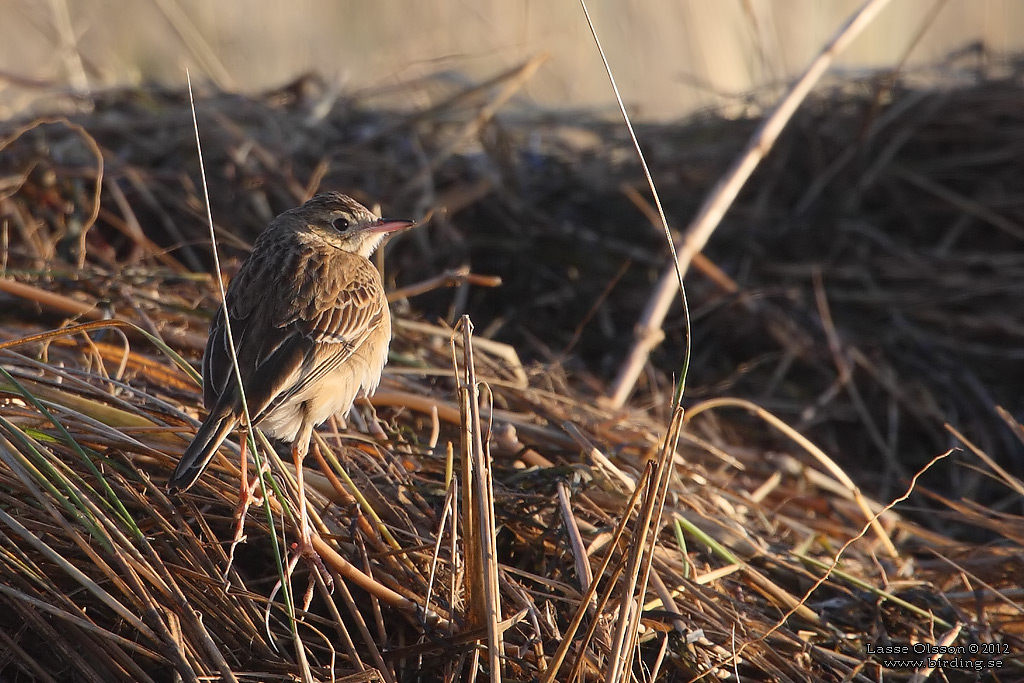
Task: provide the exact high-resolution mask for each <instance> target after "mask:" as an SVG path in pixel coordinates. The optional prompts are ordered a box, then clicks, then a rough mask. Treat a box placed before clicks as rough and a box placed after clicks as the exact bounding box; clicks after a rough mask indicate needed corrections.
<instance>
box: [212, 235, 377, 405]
mask: <svg viewBox="0 0 1024 683" xmlns="http://www.w3.org/2000/svg"><path fill="white" fill-rule="evenodd" d="M282 266H284V267H283V268H282ZM248 271H250V272H246V273H243V272H239V274H238V275H236V276H235V279H234V280H232V283H231V287H230V288H229V291H228V304H229V306H228V308H229V310H230V312H231V324H232V333H233V335H234V336H235V345H236V349H237V356H238V361H239V368H240V370H241V374H242V385H243V386H244V387H245V395H246V401H247V403H248V407H249V414H250V415H251V416H252V418H253V420H254V421H258V420H259V419H260V417H262V416H263V415H265V414H266V413H267V412H269V411H270V410H272V409H273V407H274V406H276V405H277V404H279V403H280V402H282V401H285V400H287V399H288V398H289V397H291V396H293V395H295V394H296V393H298V392H300V391H301V390H302V389H304V388H305V387H307V386H309V385H310V384H312V383H315V382H317V381H319V380H320V379H321V378H323V377H325V376H326V375H328V374H329V373H330V372H331V371H332V370H333V369H335V368H336V367H338V365H340V364H341V363H344V362H345V361H346V360H348V358H350V357H351V355H352V354H353V353H354V352H355V350H356V349H358V348H359V347H360V346H361V345H362V344H363V343H364V342H365V341H366V339H367V337H368V336H370V334H372V333H373V331H374V330H376V329H377V328H378V327H379V326H380V325H381V324H382V321H383V319H384V316H386V315H387V311H386V301H385V299H384V294H383V291H384V290H383V286H382V284H381V282H380V276H379V275H378V274H377V271H376V270H375V269H374V268H373V266H372V265H371V264H370V262H369V261H367V260H366V259H364V258H362V257H359V256H356V255H352V254H348V253H345V252H340V253H338V252H334V253H330V254H324V253H322V252H317V251H313V252H305V253H299V254H297V255H295V260H294V262H291V263H286V264H282V263H281V258H280V256H279V257H278V265H277V268H276V269H275V270H274V271H273V272H269V271H268V272H263V274H262V275H260V276H259V277H256V274H257V272H258V271H264V268H263V267H260V265H259V264H256V265H255V266H254V267H253V268H251V269H248ZM250 273H251V274H250ZM296 274H298V277H296ZM247 281H249V282H247ZM236 284H237V286H236ZM254 287H257V288H256V289H254ZM218 323H219V324H218ZM223 328H224V325H223V315H222V314H219V315H218V316H217V320H216V321H215V324H214V327H213V328H212V330H211V334H210V341H209V342H208V344H207V356H208V357H209V358H210V362H209V363H207V362H206V359H205V357H204V368H203V370H204V372H203V376H204V379H205V378H210V380H211V381H210V382H209V385H210V392H211V393H212V396H211V395H209V394H206V393H204V400H205V401H206V402H207V405H208V406H210V405H211V401H210V399H211V398H212V399H214V400H213V403H217V404H220V405H224V403H225V402H226V401H225V399H226V400H227V401H230V402H231V403H232V404H234V405H232V408H234V409H235V410H240V405H238V403H239V402H238V398H237V396H228V395H225V391H226V390H227V389H228V388H229V387H231V388H232V389H233V388H234V386H235V382H233V381H231V377H232V375H233V370H232V367H231V356H230V352H229V349H228V343H227V338H226V330H224V329H223ZM211 346H212V347H213V348H212V351H211ZM234 393H235V392H234V391H232V392H231V394H234Z"/></svg>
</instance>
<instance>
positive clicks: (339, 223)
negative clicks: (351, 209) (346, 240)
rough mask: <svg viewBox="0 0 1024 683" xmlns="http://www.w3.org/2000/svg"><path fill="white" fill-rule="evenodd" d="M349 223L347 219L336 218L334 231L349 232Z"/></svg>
mask: <svg viewBox="0 0 1024 683" xmlns="http://www.w3.org/2000/svg"><path fill="white" fill-rule="evenodd" d="M348 226H349V222H348V219H347V218H335V219H334V229H335V230H337V231H338V232H345V231H346V230H348Z"/></svg>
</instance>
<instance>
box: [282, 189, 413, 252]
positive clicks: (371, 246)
mask: <svg viewBox="0 0 1024 683" xmlns="http://www.w3.org/2000/svg"><path fill="white" fill-rule="evenodd" d="M284 215H287V216H290V217H291V218H292V224H293V225H295V226H296V227H298V228H299V229H300V230H305V231H308V233H309V234H311V235H313V236H315V237H316V238H319V239H322V240H323V241H324V242H326V243H327V244H329V245H331V246H333V247H335V248H337V249H344V250H345V251H347V252H350V253H353V254H359V255H360V256H362V257H363V258H369V257H370V255H371V254H373V252H374V250H375V249H376V248H377V247H378V246H380V243H381V242H382V241H383V240H384V237H385V236H386V235H388V234H389V233H392V232H396V231H398V230H404V229H405V228H408V227H410V226H412V225H413V224H414V223H415V222H414V221H408V220H394V219H390V218H378V217H377V216H375V215H373V213H372V212H371V211H370V210H369V209H367V208H366V207H365V206H363V205H362V204H360V203H359V202H357V201H356V200H354V199H352V198H351V197H349V196H348V195H344V194H341V193H340V192H324V193H322V194H318V195H316V196H315V197H313V198H312V199H310V200H309V201H308V202H306V203H305V204H303V205H302V206H300V207H298V208H295V209H292V210H291V211H288V212H286V213H285V214H284ZM282 217H283V216H282Z"/></svg>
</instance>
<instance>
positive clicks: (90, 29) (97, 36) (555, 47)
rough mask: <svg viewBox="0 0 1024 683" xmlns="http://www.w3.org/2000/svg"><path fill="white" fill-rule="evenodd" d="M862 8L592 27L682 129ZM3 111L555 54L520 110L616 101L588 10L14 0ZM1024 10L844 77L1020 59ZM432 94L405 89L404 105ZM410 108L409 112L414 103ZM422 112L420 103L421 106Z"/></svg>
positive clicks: (1000, 6) (866, 36)
mask: <svg viewBox="0 0 1024 683" xmlns="http://www.w3.org/2000/svg"><path fill="white" fill-rule="evenodd" d="M860 4H861V2H860V0H843V1H839V0H835V1H832V2H819V1H818V0H723V1H718V2H707V1H706V0H647V1H645V2H638V1H637V0H592V1H591V2H590V3H589V7H590V12H591V14H592V16H593V19H594V23H595V25H596V27H597V29H598V31H599V32H600V36H601V39H602V41H603V43H604V46H605V49H606V51H607V54H608V58H609V60H610V61H611V64H612V66H613V68H614V69H615V73H616V76H617V79H618V82H619V85H620V88H621V89H622V93H623V96H624V98H625V100H626V102H627V103H628V104H629V106H630V108H631V112H632V113H633V115H635V116H637V117H639V118H641V119H645V120H663V119H666V118H674V117H679V116H681V115H685V114H687V113H689V112H692V111H693V110H694V109H699V108H705V107H717V106H721V105H725V104H729V105H735V104H736V102H737V97H738V96H740V95H743V94H745V93H749V92H751V91H754V90H762V89H763V88H764V87H765V86H771V85H778V84H781V83H784V82H785V81H787V80H789V79H791V78H792V77H793V76H794V75H795V74H797V73H799V72H800V70H801V69H803V68H804V67H805V66H806V64H807V63H808V61H809V60H810V59H811V58H812V57H813V56H814V55H815V54H816V53H817V51H818V50H819V49H820V48H821V46H822V45H823V44H824V43H825V41H826V40H827V39H828V37H829V36H831V35H832V34H833V32H835V30H836V29H837V27H838V26H840V25H841V24H842V22H843V21H844V20H845V19H846V17H848V16H849V15H850V14H851V13H852V12H853V11H854V10H855V9H856V8H857V7H858V6H859V5H860ZM0 7H2V8H3V9H2V16H3V21H2V22H0V107H3V109H0V115H3V116H10V115H11V114H12V113H13V112H16V111H19V110H22V109H24V108H25V107H26V106H28V105H29V104H31V103H32V102H33V101H34V100H36V99H37V98H38V96H39V95H40V93H41V88H44V87H50V86H53V85H59V86H67V87H71V88H74V89H78V90H87V89H90V88H105V87H109V86H114V85H125V84H138V83H144V82H157V83H162V84H168V85H180V84H182V83H183V82H184V79H185V69H186V68H189V69H191V70H192V73H193V74H194V75H197V76H198V77H199V78H201V79H206V80H208V81H210V82H212V83H213V84H215V85H217V86H219V87H220V88H221V89H224V90H230V91H240V92H255V91H259V90H264V89H268V88H273V87H277V86H279V85H281V84H282V83H284V82H286V81H289V80H291V79H294V78H295V77H296V76H298V75H299V74H302V73H305V72H310V71H315V72H318V73H320V74H323V76H324V77H325V78H326V79H327V80H328V81H329V82H330V83H332V84H334V85H336V86H338V87H340V88H341V89H342V90H343V91H346V92H352V91H357V90H360V89H363V88H388V87H389V86H400V85H401V84H403V83H405V82H408V81H410V80H415V79H417V78H420V77H423V76H426V75H432V74H437V73H439V72H441V73H445V74H446V75H448V76H449V77H450V78H452V79H465V80H466V82H474V81H478V80H479V79H481V78H483V77H487V76H490V75H493V74H494V73H496V72H499V71H501V70H503V69H505V68H509V67H512V66H514V65H516V64H519V63H521V62H523V61H525V60H526V59H528V58H529V57H532V56H534V55H536V54H538V53H542V52H547V53H550V55H551V59H550V61H549V62H547V63H546V64H545V65H544V67H543V68H542V69H541V70H540V72H538V73H537V75H536V76H535V77H534V78H532V79H531V80H530V82H529V83H528V84H527V86H526V88H525V90H524V93H523V98H524V99H525V100H526V101H528V102H530V103H532V104H534V105H536V106H538V107H540V108H543V109H557V110H565V109H576V108H592V109H596V110H599V111H601V112H605V113H613V111H614V109H613V101H612V98H611V95H610V90H609V87H608V84H607V81H606V79H605V76H604V72H603V70H602V68H601V65H600V62H599V58H598V55H597V52H596V50H595V48H594V44H593V40H592V38H591V36H590V32H589V29H588V27H587V24H586V21H585V20H584V17H583V13H582V10H581V9H580V6H579V4H578V3H576V2H557V3H552V2H530V1H529V0H527V1H526V2H499V1H497V0H482V1H480V2H476V1H473V2H469V1H465V0H463V1H462V2H428V3H424V2H412V3H377V2H366V1H362V2H360V1H352V0H346V1H337V2H336V1H333V0H293V1H290V2H203V1H202V0H149V1H148V2H129V3H125V2H120V1H118V0H75V1H74V2H69V1H68V0H2V1H0ZM1022 25H1024V3H1020V2H1017V1H1016V0H948V1H946V2H943V1H941V0H940V1H937V2H933V1H929V2H924V1H921V0H914V1H912V2H908V1H899V2H892V3H890V5H889V6H888V7H887V8H886V9H885V10H884V12H883V14H882V16H880V17H879V18H878V19H877V20H875V21H874V22H873V23H872V24H871V26H869V27H868V28H867V30H866V31H864V33H863V34H862V35H861V36H860V37H859V38H858V39H857V40H856V42H854V43H853V45H852V46H851V47H850V48H849V49H848V50H846V51H845V52H844V53H843V54H842V55H840V56H839V60H838V72H839V73H841V74H843V75H847V76H848V75H851V73H853V74H855V73H859V72H862V71H863V70H867V69H879V68H883V69H884V68H889V67H895V66H897V65H900V66H902V72H903V75H904V76H906V75H907V74H908V73H912V72H913V69H914V67H915V65H921V64H934V63H936V62H939V61H942V60H943V59H945V58H946V57H947V56H949V55H950V54H952V53H956V52H958V51H961V50H963V49H965V48H966V49H970V48H971V47H975V46H978V45H984V47H985V48H986V49H987V50H990V51H993V52H1007V51H1017V50H1019V49H1020V47H1021V45H1022V41H1024V31H1021V30H1020V27H1021V26H1022ZM416 96H421V97H422V92H419V93H415V94H414V93H412V92H407V93H405V94H404V95H402V94H400V95H396V97H398V98H399V99H401V98H402V97H406V98H414V97H416ZM399 103H400V102H399ZM405 104H407V105H410V106H416V105H419V104H422V102H416V101H406V102H405Z"/></svg>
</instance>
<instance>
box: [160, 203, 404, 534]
mask: <svg viewBox="0 0 1024 683" xmlns="http://www.w3.org/2000/svg"><path fill="white" fill-rule="evenodd" d="M412 224H413V221H406V220H388V219H383V218H378V217H377V216H375V215H373V214H372V213H371V212H370V211H369V210H368V209H366V208H365V207H363V206H362V205H361V204H359V203H358V202H356V201H355V200H354V199H352V198H350V197H347V196H345V195H343V194H340V193H338V192H327V193H324V194H319V195H317V196H315V197H313V198H312V199H310V200H309V201H308V202H306V203H305V204H303V205H302V206H300V207H298V208H296V209H292V210H290V211H286V212H285V213H283V214H281V215H280V216H278V217H277V218H275V219H274V220H273V221H272V222H271V224H270V226H269V227H268V228H267V229H266V230H264V231H263V233H262V234H260V236H259V237H258V238H257V239H256V244H255V245H254V246H253V250H252V253H251V254H250V255H249V257H248V258H247V259H246V260H245V262H244V263H243V264H242V267H241V269H240V270H239V271H238V274H237V275H236V276H235V277H234V278H233V279H232V281H231V284H230V285H229V286H228V289H227V294H226V297H225V302H226V308H227V311H228V316H229V319H230V323H231V339H233V340H234V352H235V353H234V355H235V357H237V359H238V370H239V374H240V375H241V384H242V388H243V389H244V391H245V401H246V405H247V407H248V411H249V416H250V418H251V420H252V425H254V426H259V427H260V428H261V429H263V430H264V431H265V432H266V433H268V434H269V435H271V436H274V437H276V438H278V439H281V440H283V441H286V442H289V443H291V452H292V458H293V460H294V461H295V472H296V481H297V483H298V488H299V511H300V512H299V514H300V526H301V530H300V541H299V548H300V550H302V551H303V552H312V545H311V542H310V541H311V538H310V529H309V520H308V518H307V514H306V504H305V503H306V501H305V491H304V489H303V481H302V461H303V459H304V458H305V456H306V453H307V451H308V449H309V441H310V438H311V437H312V434H313V429H314V428H315V427H316V426H317V425H319V424H321V423H322V422H324V420H326V419H327V418H328V417H330V416H331V415H334V414H335V413H342V414H344V415H348V412H349V411H350V410H351V408H352V402H353V401H354V400H355V399H356V397H357V396H359V395H360V394H362V395H366V396H369V395H370V394H372V393H373V392H374V390H375V389H376V388H377V384H378V383H379V382H380V375H381V372H382V371H383V369H384V364H385V363H386V362H387V358H388V345H389V344H390V342H391V315H390V311H389V310H388V301H387V297H386V296H385V294H384V285H383V284H382V283H381V278H380V274H379V273H378V272H377V269H376V268H374V267H373V264H371V263H370V261H369V260H368V259H369V257H370V255H371V254H372V253H373V252H374V250H375V249H376V248H377V247H378V246H379V245H380V243H381V242H382V241H383V239H384V237H385V235H387V234H388V233H391V232H394V231H396V230H402V229H403V228H407V227H409V226H411V225H412ZM203 403H204V405H205V407H206V408H207V410H209V415H207V417H206V419H205V420H204V421H203V424H202V426H201V427H200V428H199V431H198V432H197V433H196V436H195V438H194V439H193V440H192V443H191V444H189V446H188V448H186V449H185V453H184V455H182V456H181V460H180V461H179V462H178V465H177V467H175V468H174V473H173V474H172V475H171V478H170V480H169V481H168V484H167V486H168V488H169V489H170V490H171V492H172V493H173V492H177V491H185V490H187V489H188V488H189V487H190V486H192V485H193V484H194V483H195V482H196V480H197V479H198V478H199V476H200V475H201V474H202V473H203V470H204V469H206V466H207V465H208V464H209V463H210V459H211V458H212V457H213V455H214V454H215V453H216V452H217V449H218V448H219V447H220V445H221V444H222V443H223V442H224V439H226V438H227V436H228V435H229V434H230V433H231V431H232V430H233V429H234V428H235V426H236V425H238V424H239V422H241V421H242V414H243V411H242V400H241V396H240V393H239V388H238V381H237V379H236V374H235V370H234V366H233V360H232V353H231V343H230V340H229V336H228V329H227V325H226V324H225V320H224V308H221V309H220V310H218V312H217V316H216V317H215V318H214V321H213V325H212V326H211V328H210V338H209V340H208V341H207V342H206V351H205V353H204V354H203ZM242 458H243V463H242V472H243V481H242V496H243V498H244V497H245V496H246V493H247V491H248V482H247V481H245V463H244V460H245V458H246V456H245V450H244V449H243V451H242ZM242 509H243V513H242V514H244V508H242ZM240 533H241V531H240V530H239V534H240Z"/></svg>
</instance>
